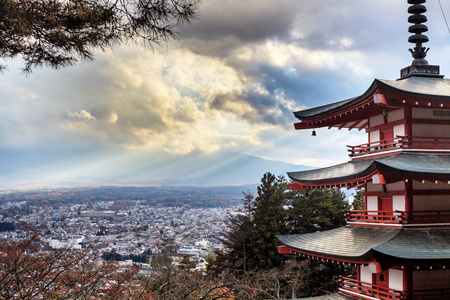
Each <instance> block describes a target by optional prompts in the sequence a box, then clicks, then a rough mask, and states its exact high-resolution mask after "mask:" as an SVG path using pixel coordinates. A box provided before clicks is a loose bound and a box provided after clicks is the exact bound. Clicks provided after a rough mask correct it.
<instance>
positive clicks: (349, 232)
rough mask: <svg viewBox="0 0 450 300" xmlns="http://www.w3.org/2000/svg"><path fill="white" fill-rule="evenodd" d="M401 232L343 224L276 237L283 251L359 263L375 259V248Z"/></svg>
mask: <svg viewBox="0 0 450 300" xmlns="http://www.w3.org/2000/svg"><path fill="white" fill-rule="evenodd" d="M399 232H400V230H399V229H385V228H383V229H380V228H377V229H373V228H368V227H351V226H344V227H340V228H336V229H331V230H327V231H321V232H314V233H306V234H296V235H279V236H277V238H278V240H279V241H280V242H281V243H282V244H283V245H284V246H281V247H279V252H280V254H303V255H306V256H313V257H318V258H324V259H331V260H337V261H344V262H351V263H358V262H367V261H369V260H370V259H372V258H373V257H374V254H373V251H372V248H375V247H377V246H379V245H382V244H384V243H385V242H387V241H389V240H390V239H392V238H393V237H395V236H396V235H397V234H398V233H399Z"/></svg>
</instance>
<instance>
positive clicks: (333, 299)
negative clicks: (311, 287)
mask: <svg viewBox="0 0 450 300" xmlns="http://www.w3.org/2000/svg"><path fill="white" fill-rule="evenodd" d="M354 299H356V298H354V297H351V296H346V295H343V294H339V293H336V294H328V295H323V296H316V297H308V298H300V299H298V300H354Z"/></svg>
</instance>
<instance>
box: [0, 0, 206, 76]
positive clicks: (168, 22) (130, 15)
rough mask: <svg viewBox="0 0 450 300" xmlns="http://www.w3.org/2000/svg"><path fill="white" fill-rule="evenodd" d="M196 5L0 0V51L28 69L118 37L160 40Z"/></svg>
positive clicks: (188, 1) (156, 0)
mask: <svg viewBox="0 0 450 300" xmlns="http://www.w3.org/2000/svg"><path fill="white" fill-rule="evenodd" d="M197 8H198V1H197V0H28V1H23V0H3V1H0V16H1V22H0V57H2V58H14V57H16V56H21V57H22V59H23V60H24V62H25V66H24V68H23V70H24V71H25V72H31V70H32V69H33V68H35V67H40V66H44V65H45V66H49V67H52V68H59V67H64V66H69V65H73V64H74V63H76V62H77V61H78V60H91V59H92V56H93V54H92V51H93V50H94V49H105V48H106V47H110V46H112V45H114V44H118V43H124V42H129V41H132V42H141V43H143V44H145V45H153V44H161V43H163V42H166V41H167V40H168V39H169V38H176V37H177V32H176V31H175V27H176V26H178V25H180V24H183V23H188V22H190V21H192V20H193V19H195V18H196V17H197V13H196V11H197ZM4 67H5V66H0V70H1V69H2V68H4Z"/></svg>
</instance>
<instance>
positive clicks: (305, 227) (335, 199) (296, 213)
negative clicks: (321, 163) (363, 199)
mask: <svg viewBox="0 0 450 300" xmlns="http://www.w3.org/2000/svg"><path fill="white" fill-rule="evenodd" d="M289 203H290V204H291V205H290V208H289V210H288V220H289V224H290V229H291V230H292V233H310V232H315V231H322V230H328V229H333V228H337V227H341V226H344V225H345V224H346V215H345V212H346V211H347V210H348V209H349V205H348V203H347V201H345V194H344V193H343V192H341V191H340V190H338V189H316V190H311V191H308V192H305V191H294V192H292V193H291V199H290V200H289Z"/></svg>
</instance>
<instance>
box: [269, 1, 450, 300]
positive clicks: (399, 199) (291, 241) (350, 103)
mask: <svg viewBox="0 0 450 300" xmlns="http://www.w3.org/2000/svg"><path fill="white" fill-rule="evenodd" d="M408 3H409V4H411V6H410V7H409V8H408V12H409V13H410V14H411V16H410V17H409V18H408V22H410V23H412V25H411V26H410V27H409V32H410V33H412V34H413V35H411V36H410V37H409V42H411V43H413V44H415V47H414V49H410V52H411V54H412V56H413V58H414V60H413V62H412V64H411V66H409V67H406V68H404V69H402V70H401V74H400V76H401V77H400V79H398V80H394V81H391V80H381V79H375V80H374V81H373V83H372V85H371V86H370V87H369V89H368V90H367V91H366V92H365V93H364V94H362V95H361V96H358V97H354V98H351V99H348V100H344V101H340V102H336V103H332V104H329V105H325V106H321V107H316V108H312V109H307V110H302V111H298V112H295V113H294V115H295V117H296V118H298V119H299V120H300V122H298V123H295V124H294V125H295V129H298V130H302V129H310V130H311V129H312V130H314V129H315V128H321V127H328V128H329V129H330V128H332V127H335V128H338V129H343V128H347V129H348V130H352V129H355V130H363V129H364V130H365V131H366V132H367V136H368V142H367V143H365V144H362V145H357V146H348V152H349V156H350V160H349V161H348V162H346V163H342V164H339V165H335V166H331V167H326V168H321V169H315V170H309V171H301V172H292V173H288V175H289V177H290V179H291V180H292V181H293V183H291V184H290V185H289V188H290V189H292V190H308V189H317V188H333V187H334V188H348V189H350V188H356V189H363V198H364V210H354V211H350V212H349V213H348V225H346V226H344V227H341V228H337V229H333V230H328V231H323V232H316V233H308V234H300V235H285V236H278V239H279V240H280V242H281V243H282V246H280V247H279V253H281V254H297V255H301V256H305V257H308V258H311V259H316V260H322V261H327V262H334V263H337V264H344V265H355V266H356V267H357V276H355V277H342V278H340V289H339V293H338V294H336V295H333V296H329V297H332V298H333V299H450V80H449V79H446V78H444V76H443V75H440V71H439V66H437V65H430V64H428V62H427V61H426V60H425V56H426V53H427V51H428V49H426V48H425V47H423V46H422V43H425V42H428V37H427V36H426V35H424V34H423V33H424V32H426V31H427V30H428V28H427V26H426V25H424V24H423V23H425V22H426V21H427V18H426V16H425V15H423V13H424V12H426V7H425V6H424V5H423V4H424V3H425V0H408ZM314 133H315V131H313V134H314Z"/></svg>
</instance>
